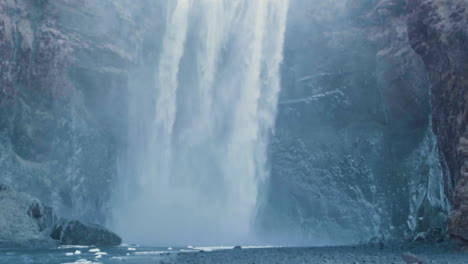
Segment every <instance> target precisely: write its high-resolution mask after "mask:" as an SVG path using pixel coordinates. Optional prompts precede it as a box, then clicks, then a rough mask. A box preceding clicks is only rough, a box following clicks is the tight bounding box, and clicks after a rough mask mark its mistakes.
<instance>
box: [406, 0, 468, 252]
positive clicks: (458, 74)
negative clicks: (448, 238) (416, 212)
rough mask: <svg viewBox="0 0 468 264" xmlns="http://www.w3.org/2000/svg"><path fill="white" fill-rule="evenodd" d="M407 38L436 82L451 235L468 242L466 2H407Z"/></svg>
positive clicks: (435, 124)
mask: <svg viewBox="0 0 468 264" xmlns="http://www.w3.org/2000/svg"><path fill="white" fill-rule="evenodd" d="M408 9H409V12H410V16H409V19H408V27H409V32H408V33H409V37H410V39H411V44H412V47H413V49H414V50H415V51H416V52H417V53H418V54H419V55H420V56H421V57H422V59H423V61H424V63H425V65H426V69H427V71H428V74H429V78H430V81H431V83H432V99H431V100H432V108H433V110H432V120H433V129H434V132H435V134H436V136H437V140H438V145H439V150H440V155H441V157H442V159H443V161H442V164H443V165H444V166H445V177H446V180H445V192H446V194H447V196H448V197H449V199H450V200H451V201H452V205H453V207H452V212H451V216H450V219H449V233H450V234H451V235H452V236H453V237H455V238H456V239H459V240H460V241H463V242H465V243H468V144H467V143H468V48H467V47H468V27H467V25H468V2H467V1H465V0H450V1H433V0H411V1H408Z"/></svg>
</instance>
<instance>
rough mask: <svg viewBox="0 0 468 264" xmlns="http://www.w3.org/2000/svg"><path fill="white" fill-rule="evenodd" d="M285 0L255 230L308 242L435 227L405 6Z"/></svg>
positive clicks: (426, 113)
mask: <svg viewBox="0 0 468 264" xmlns="http://www.w3.org/2000/svg"><path fill="white" fill-rule="evenodd" d="M290 2H291V8H290V10H291V11H290V12H291V14H290V16H289V25H288V30H287V32H286V34H287V36H286V38H285V48H284V50H285V51H284V61H283V65H282V90H281V94H280V104H279V109H278V117H277V122H276V128H275V136H274V138H273V139H272V147H271V153H272V154H271V163H272V170H271V177H270V183H269V184H270V190H271V191H270V193H269V197H268V198H267V199H268V204H267V206H266V209H265V210H266V211H267V212H266V213H264V215H265V216H266V217H265V218H266V219H265V220H264V221H263V219H262V221H263V222H262V223H261V225H262V226H264V227H265V226H266V227H267V228H269V229H270V230H275V232H276V230H282V229H283V228H284V227H290V226H294V227H296V226H297V231H296V230H294V232H295V233H297V234H298V236H299V237H301V238H302V236H305V237H310V238H312V239H313V240H315V241H317V240H322V241H326V240H327V239H329V237H330V236H329V234H328V233H327V231H328V230H333V231H332V232H334V233H333V234H332V235H331V237H333V239H332V241H330V243H336V242H337V240H340V239H343V240H345V241H346V242H345V243H355V242H357V240H368V239H370V238H371V237H373V236H379V237H380V236H386V237H402V236H404V234H408V233H411V232H416V233H417V232H425V231H428V230H429V229H430V228H434V227H438V228H444V227H446V223H445V221H446V215H447V210H448V209H447V208H448V203H447V201H446V199H445V197H443V195H440V193H442V192H441V191H440V189H441V188H442V187H441V184H440V183H441V182H442V180H441V179H440V177H439V176H440V175H441V173H440V165H439V160H438V155H437V148H436V146H435V143H434V142H435V139H434V136H433V134H432V132H431V131H430V122H429V121H430V118H429V117H430V96H429V89H430V83H429V80H428V78H427V74H426V70H425V66H424V63H423V61H422V59H421V58H420V56H418V54H416V52H415V51H414V50H413V49H412V47H411V43H410V41H409V39H408V33H407V30H408V28H407V24H406V20H407V16H408V14H407V12H406V2H405V1H404V0H379V1H364V0H363V1H315V0H304V1H290ZM343 5H344V6H343ZM335 9H337V10H335ZM303 10H307V11H303ZM324 10H327V11H324ZM328 10H332V11H331V12H330V11H328ZM327 12H330V14H329V15H327ZM429 183H433V185H432V184H429ZM420 186H427V189H424V188H420ZM429 186H430V187H429ZM259 215H262V214H259ZM272 216H274V217H272ZM318 223H320V224H321V225H322V226H321V228H317V224H318ZM350 226H359V227H362V228H356V229H352V228H349V227H350ZM336 230H342V232H336ZM353 232H355V233H353ZM291 233H293V232H291V230H284V233H279V234H278V237H281V238H283V237H287V236H290V234H291ZM323 233H325V235H324V234H323ZM336 233H339V236H336ZM273 239H274V238H273ZM306 239H308V238H306ZM301 242H302V241H301Z"/></svg>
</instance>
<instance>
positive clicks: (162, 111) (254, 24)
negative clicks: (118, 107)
mask: <svg viewBox="0 0 468 264" xmlns="http://www.w3.org/2000/svg"><path fill="white" fill-rule="evenodd" d="M287 9H288V1H287V0H255V1H252V0H177V1H176V0H167V17H166V18H165V21H166V22H165V25H164V27H165V31H164V32H159V33H160V34H163V37H162V43H161V48H160V51H159V58H158V60H159V61H158V63H157V64H156V65H157V67H156V69H155V70H154V85H152V88H151V89H150V90H148V91H144V92H141V90H138V89H135V91H130V93H131V94H130V98H132V99H131V102H130V111H131V112H130V114H129V117H130V130H129V148H128V152H127V153H126V155H124V156H125V157H124V158H123V161H122V168H121V174H122V175H121V177H120V179H121V182H120V185H121V186H120V190H121V192H122V193H121V197H122V199H123V201H121V202H120V204H119V205H118V206H117V209H116V214H115V220H114V222H115V225H116V229H117V231H118V232H120V233H121V234H122V235H123V237H124V238H125V239H126V240H128V241H129V242H137V243H146V244H153V245H158V244H161V245H186V244H192V243H193V244H197V245H215V244H216V245H219V244H230V243H231V244H233V243H241V242H248V241H253V237H252V230H251V226H252V221H253V219H254V217H255V211H256V206H257V199H258V196H259V187H260V186H261V184H262V183H263V182H264V181H265V180H266V179H267V177H268V168H267V166H266V147H267V143H268V137H269V134H270V133H271V131H272V129H273V125H274V120H275V114H276V106H277V97H278V93H279V90H280V84H279V67H280V63H281V61H282V49H283V38H284V31H285V24H286V16H287ZM148 97H150V98H152V99H151V101H152V102H153V103H151V104H150V106H149V107H148V105H144V104H143V103H139V102H143V101H145V100H147V99H148Z"/></svg>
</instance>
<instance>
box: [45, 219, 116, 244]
mask: <svg viewBox="0 0 468 264" xmlns="http://www.w3.org/2000/svg"><path fill="white" fill-rule="evenodd" d="M50 237H51V238H52V239H55V240H60V243H61V244H63V245H84V246H91V245H94V246H118V245H120V244H121V243H122V239H121V238H120V237H119V236H118V235H117V234H115V233H113V232H112V231H110V230H108V229H106V228H105V227H103V226H100V225H92V224H84V223H82V222H80V221H77V220H65V219H61V220H60V221H58V222H57V223H56V224H55V225H54V227H53V228H52V231H51V233H50Z"/></svg>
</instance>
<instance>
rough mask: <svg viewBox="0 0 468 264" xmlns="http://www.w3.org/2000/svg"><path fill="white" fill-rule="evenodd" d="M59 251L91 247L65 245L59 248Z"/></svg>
mask: <svg viewBox="0 0 468 264" xmlns="http://www.w3.org/2000/svg"><path fill="white" fill-rule="evenodd" d="M58 248H59V249H70V248H90V246H79V245H65V246H60V247H58Z"/></svg>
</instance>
